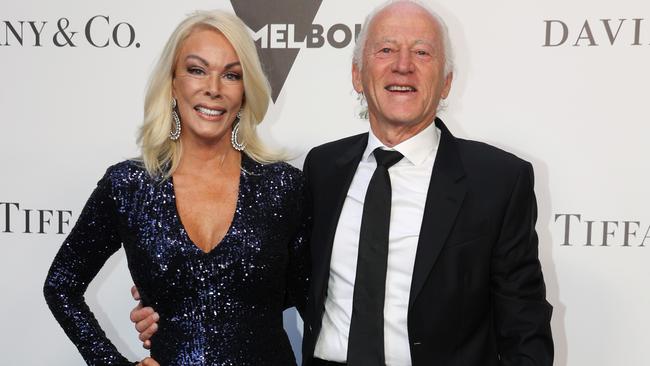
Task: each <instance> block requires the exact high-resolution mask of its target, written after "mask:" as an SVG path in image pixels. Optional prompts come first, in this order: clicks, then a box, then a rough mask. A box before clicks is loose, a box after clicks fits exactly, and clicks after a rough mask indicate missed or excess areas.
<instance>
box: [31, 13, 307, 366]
mask: <svg viewBox="0 0 650 366" xmlns="http://www.w3.org/2000/svg"><path fill="white" fill-rule="evenodd" d="M269 94H270V90H269V87H268V82H267V80H266V78H265V76H264V74H263V73H262V69H261V65H260V62H259V59H258V58H257V53H256V51H255V46H254V44H253V41H252V39H251V38H250V36H249V35H248V33H247V29H246V27H245V25H244V24H243V23H242V22H241V21H240V20H239V19H238V18H236V17H235V16H233V15H230V14H227V13H224V12H220V11H212V12H198V13H196V14H194V15H192V16H190V17H188V18H187V19H186V20H184V21H183V22H182V23H181V24H180V25H179V26H178V27H177V28H176V30H175V31H174V32H173V34H172V36H171V37H170V39H169V41H168V42H167V45H166V46H165V49H164V51H163V54H162V56H161V58H160V60H159V62H158V65H157V66H156V68H155V70H154V73H153V75H152V77H151V80H150V84H149V89H148V93H147V96H146V100H145V120H144V124H143V127H142V130H141V135H140V138H139V142H140V145H141V148H142V156H141V158H140V159H135V160H129V161H125V162H121V163H118V164H116V165H114V166H112V167H110V168H109V169H108V171H107V172H106V174H105V175H104V177H103V178H102V179H101V180H100V181H99V183H98V185H97V188H96V189H95V191H94V192H93V194H92V195H91V197H90V199H89V200H88V202H87V204H86V206H85V208H84V210H83V212H82V214H81V215H80V217H79V219H78V221H77V223H76V225H75V227H74V228H73V230H72V231H71V233H70V235H69V236H68V238H67V239H66V240H65V242H64V243H63V245H62V246H61V249H60V250H59V252H58V253H57V256H56V258H55V259H54V262H53V263H52V266H51V268H50V271H49V274H48V276H47V279H46V282H45V287H44V292H45V298H46V300H47V302H48V305H49V306H50V309H51V310H52V312H53V313H54V315H55V317H56V318H57V320H58V321H59V323H60V324H61V326H62V327H63V329H64V330H65V332H66V334H67V335H68V337H70V339H71V340H72V341H73V342H74V343H75V345H76V346H77V348H78V349H79V351H80V353H81V354H82V356H83V357H84V359H85V360H86V362H87V363H88V364H92V365H123V364H124V365H126V364H130V363H129V361H127V360H126V359H125V358H124V357H123V356H122V355H121V354H120V353H119V352H118V351H117V349H116V348H115V347H114V345H113V344H112V343H111V342H110V341H109V340H108V339H107V338H106V336H105V334H104V332H103V331H102V329H101V328H100V326H99V324H98V323H97V321H96V319H95V317H94V316H93V314H92V312H91V311H90V309H89V308H88V306H87V305H86V303H85V301H84V298H83V294H84V292H85V291H86V288H87V286H88V284H89V282H90V281H92V279H93V278H94V276H95V275H96V274H97V272H98V271H99V270H100V268H101V267H102V266H103V264H104V263H105V261H106V260H107V259H108V257H110V256H111V255H112V254H113V253H114V252H116V251H117V250H118V249H119V248H120V247H121V246H123V247H124V250H125V252H126V256H127V260H128V264H129V270H130V272H131V275H132V277H133V280H134V282H135V284H136V286H137V289H138V291H139V293H140V295H141V298H142V303H143V305H144V306H151V307H153V308H154V309H155V311H156V312H157V314H159V319H160V320H159V322H158V331H157V332H156V334H155V336H154V337H153V339H152V348H151V356H152V357H153V359H155V361H154V360H153V359H151V358H147V359H145V360H144V361H143V362H142V364H143V365H157V362H160V364H164V365H189V364H191V365H196V364H206V365H233V364H235V365H292V364H294V365H295V359H294V355H293V352H292V350H291V346H290V344H289V340H288V338H287V335H286V334H285V332H284V329H283V324H282V311H283V310H284V309H285V308H287V307H289V306H297V307H298V310H299V311H302V310H303V307H304V301H305V292H306V286H307V274H308V265H307V263H308V262H307V253H308V252H307V243H306V239H305V238H306V237H307V232H306V231H307V228H308V219H307V218H306V217H305V216H306V215H305V214H303V212H304V211H305V210H304V208H303V202H304V194H303V190H304V188H303V187H304V179H303V176H302V173H301V172H300V171H299V170H297V169H295V168H293V167H291V166H289V165H288V164H286V163H283V162H278V161H276V160H277V156H278V155H277V154H274V153H271V152H269V151H268V150H267V149H265V148H264V146H263V145H262V143H261V142H260V140H259V138H258V137H257V135H256V133H255V127H256V125H257V124H259V123H260V122H261V121H262V119H263V118H264V114H265V113H266V109H267V107H268V100H269ZM156 361H157V362H156Z"/></svg>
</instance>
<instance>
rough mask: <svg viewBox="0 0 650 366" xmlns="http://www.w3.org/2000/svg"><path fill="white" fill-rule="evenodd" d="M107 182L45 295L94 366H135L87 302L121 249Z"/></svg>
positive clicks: (56, 264) (58, 260) (65, 248)
mask: <svg viewBox="0 0 650 366" xmlns="http://www.w3.org/2000/svg"><path fill="white" fill-rule="evenodd" d="M107 176H108V173H107ZM107 176H105V177H104V178H102V180H101V181H99V183H98V185H97V188H95V190H94V191H93V193H92V195H91V196H90V198H89V199H88V202H87V203H86V205H85V206H84V208H83V210H82V212H81V215H80V216H79V219H78V220H77V223H76V224H75V226H74V228H73V229H72V231H71V232H70V234H69V236H68V237H67V238H66V240H65V241H64V242H63V245H61V248H60V249H59V251H58V253H57V254H56V257H55V258H54V261H53V263H52V266H51V267H50V270H49V273H48V274H47V278H46V279H45V285H44V287H43V293H44V295H45V300H46V301H47V304H48V306H49V307H50V310H51V311H52V313H53V314H54V317H55V318H56V320H57V321H58V322H59V324H60V325H61V327H62V328H63V330H64V331H65V333H66V335H67V336H68V337H69V338H70V340H71V341H72V342H73V343H74V344H75V346H77V349H78V350H79V352H80V353H81V355H82V356H83V358H84V360H85V361H86V363H87V364H88V365H131V364H132V363H129V361H128V360H127V359H126V358H124V357H123V356H122V355H121V354H120V353H119V352H118V351H117V349H116V348H115V346H114V345H113V344H112V343H111V341H110V340H108V338H107V337H106V334H105V333H104V331H103V330H102V329H101V327H100V325H99V323H98V322H97V319H96V318H95V316H94V315H93V313H92V311H90V309H89V308H88V305H87V304H86V301H85V299H84V293H85V292H86V289H87V288H88V285H89V283H90V281H92V279H93V278H94V277H95V276H96V275H97V273H98V272H99V270H100V269H101V268H102V266H103V265H104V263H105V262H106V260H107V259H108V258H109V257H110V256H111V255H112V254H113V253H115V252H116V251H117V250H118V249H119V248H120V245H121V242H120V239H119V235H118V234H117V226H116V222H117V220H116V210H115V204H114V202H113V199H112V198H111V194H110V191H111V188H110V187H111V185H110V181H109V179H108V177H107Z"/></svg>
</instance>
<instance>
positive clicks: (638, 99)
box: [0, 0, 650, 366]
mask: <svg viewBox="0 0 650 366" xmlns="http://www.w3.org/2000/svg"><path fill="white" fill-rule="evenodd" d="M299 2H300V1H295V0H294V1H292V0H285V1H273V2H267V1H259V2H255V3H256V4H255V6H258V7H260V8H263V7H265V6H279V5H278V4H281V3H289V4H292V3H299ZM248 3H252V2H250V1H249V2H248ZM378 3H380V1H376V0H364V1H342V0H328V1H324V2H323V3H322V4H321V5H320V8H319V9H318V12H317V14H316V15H315V18H314V21H313V23H314V24H317V25H322V26H323V29H324V32H325V33H326V32H327V31H328V30H330V29H332V26H333V25H335V24H343V25H345V26H347V27H348V28H350V29H354V28H355V25H356V24H359V23H362V22H363V19H364V16H365V14H366V13H367V12H368V11H369V10H370V9H371V8H373V7H374V6H375V5H377V4H378ZM429 3H430V5H431V6H432V7H433V8H435V9H437V10H438V11H439V12H440V13H441V14H442V15H443V17H444V18H445V19H446V20H447V22H448V24H449V28H450V33H451V38H452V41H453V44H454V46H455V52H456V65H457V68H456V72H455V79H454V83H453V86H452V92H451V96H450V98H449V100H448V108H447V110H446V111H445V112H444V113H443V114H442V117H443V119H444V120H445V121H446V122H447V125H448V126H449V127H450V129H451V130H452V132H454V133H455V134H456V135H457V136H460V137H465V138H472V139H477V140H482V141H485V142H488V143H491V144H494V145H496V146H499V147H501V148H503V149H506V150H509V151H511V152H514V153H515V154H517V155H519V156H521V157H522V158H525V159H527V160H529V161H531V162H532V163H533V165H534V167H535V172H536V178H537V179H536V192H537V198H538V204H539V220H538V223H537V230H538V232H539V235H540V257H541V260H542V264H543V268H544V273H545V277H546V283H547V288H548V298H549V301H550V302H551V304H553V306H554V307H555V310H554V314H553V324H552V326H553V334H554V338H555V343H556V365H560V366H565V365H570V366H574V365H607V366H619V365H625V366H646V365H648V364H650V334H649V333H648V329H650V315H649V314H650V312H649V311H648V309H650V291H648V285H647V284H648V283H649V282H650V265H648V259H649V258H650V232H649V230H650V213H649V212H648V206H649V204H650V199H649V195H648V182H649V181H650V172H649V171H648V165H649V164H648V159H649V158H650V147H649V145H648V137H649V136H650V123H648V122H650V118H649V117H650V112H648V109H647V104H648V92H647V91H648V87H647V86H648V85H650V72H649V71H648V65H650V19H646V18H650V2H648V1H645V0H619V1H617V2H612V1H600V0H599V1H592V0H573V1H570V2H567V1H560V0H545V1H517V0H496V1H489V2H476V1H469V0H456V1H453V2H451V1H449V2H442V1H441V2H440V3H434V2H433V1H429ZM1 8H2V11H1V12H0V83H1V86H0V116H1V118H0V121H1V122H0V128H1V130H0V131H1V132H0V137H1V139H0V157H1V158H0V159H1V160H0V162H1V164H2V165H1V166H2V173H1V178H0V294H1V295H0V296H1V298H2V300H0V364H1V365H18V364H20V365H37V364H47V365H81V364H83V360H82V359H81V357H80V356H79V355H78V353H77V351H76V349H75V347H74V346H73V344H72V343H71V342H70V341H69V340H68V339H67V337H66V336H65V334H64V333H63V331H62V330H61V328H60V327H59V326H58V324H57V323H56V321H55V320H54V318H53V317H52V315H51V314H50V312H49V310H48V309H47V306H46V304H45V301H44V299H43V296H42V284H43V280H44V278H45V275H46V273H47V269H48V268H49V265H50V262H51V260H52V259H53V257H54V254H55V253H56V251H57V250H58V247H59V245H60V244H61V242H62V241H63V239H64V237H65V233H67V232H69V230H70V228H71V226H72V224H73V223H74V220H75V219H76V217H77V215H78V213H79V212H80V210H81V208H82V207H83V204H84V203H85V201H86V199H87V197H88V196H89V194H90V192H91V191H92V189H93V188H94V187H95V184H96V182H97V180H98V179H99V178H100V177H101V176H102V174H103V172H104V171H105V169H106V168H107V167H108V166H109V165H111V164H113V163H115V162H117V161H120V160H123V159H125V158H128V157H133V156H136V155H137V153H138V152H137V147H136V145H135V136H136V131H137V128H138V126H139V125H140V123H141V118H142V105H143V95H144V89H145V84H146V80H147V77H148V75H149V72H150V71H151V69H152V65H153V63H154V62H155V60H156V58H157V56H158V54H159V52H160V51H161V49H162V46H163V43H164V42H165V40H166V39H167V37H168V35H169V34H170V33H171V31H172V30H173V28H174V26H175V25H176V24H177V23H178V22H179V21H180V20H181V19H182V18H183V17H184V16H185V15H186V14H188V13H190V12H191V11H192V10H195V9H212V8H223V9H228V10H232V6H231V3H230V2H229V1H225V0H212V1H198V0H193V1H185V2H176V3H174V4H170V5H167V4H165V5H161V3H159V2H155V1H150V0H147V1H124V0H115V1H111V2H81V1H70V0H62V1H57V2H44V1H36V0H24V1H22V2H17V1H14V2H8V3H4V4H3V5H2V6H1ZM263 10H264V9H260V11H263ZM98 15H99V17H96V18H94V20H93V22H91V23H90V24H91V26H90V29H89V36H90V37H87V35H86V32H85V27H86V24H87V23H88V21H89V20H90V19H93V17H95V16H98ZM301 16H303V15H301V14H299V13H298V12H296V13H295V14H294V13H291V12H289V15H288V17H289V18H287V19H296V21H298V19H299V18H300V17H301ZM21 22H22V23H21ZM30 22H31V23H30ZM43 22H45V23H43ZM127 23H128V24H127ZM285 23H287V24H290V23H291V22H290V21H286V22H285ZM21 27H22V28H21ZM337 27H338V28H341V26H336V27H334V29H337ZM115 28H117V31H116V32H115V36H114V35H113V30H114V29H115ZM287 28H288V27H286V24H285V26H284V29H287ZM21 29H22V31H21ZM269 29H270V28H269ZM131 31H132V33H133V35H134V38H133V42H130V41H131V40H130V35H131ZM254 31H257V29H254ZM62 32H63V33H62ZM71 32H78V33H76V34H75V35H73V36H71V38H70V40H71V42H72V44H74V46H72V45H70V44H69V43H68V42H67V39H66V38H65V37H64V35H66V36H68V37H70V34H71ZM35 34H37V35H35ZM565 36H566V37H565ZM337 37H338V38H337ZM88 38H90V40H91V41H92V42H94V44H95V45H98V46H103V45H104V44H106V43H107V42H108V44H107V45H106V47H101V48H100V47H95V46H93V45H92V44H91V43H90V42H89V40H88ZM342 39H343V33H342V31H339V32H334V40H335V41H338V42H340V41H341V40H342ZM280 43H281V42H280ZM129 44H130V45H129ZM136 44H138V45H139V47H136ZM127 45H129V46H128V47H124V46H127ZM120 46H123V47H124V48H122V47H120ZM280 46H282V45H280ZM351 50H352V47H351V44H350V45H348V46H346V47H343V48H336V47H333V46H332V45H331V44H330V43H329V42H327V41H325V42H324V44H323V45H322V47H318V48H307V47H306V46H303V47H302V48H301V49H300V50H299V53H298V56H297V58H296V60H295V63H294V64H293V67H292V68H291V72H290V73H289V75H288V77H287V79H286V82H285V84H284V86H283V88H282V90H281V92H280V93H279V97H278V99H277V100H276V102H275V103H274V104H273V105H272V106H271V107H270V110H269V115H268V118H267V120H266V121H265V122H264V123H263V125H262V128H261V130H262V134H263V135H264V136H265V138H266V139H267V140H268V141H269V142H271V143H272V144H274V145H276V146H283V147H286V148H288V149H289V150H290V151H291V152H293V153H294V154H295V156H296V159H295V160H294V161H292V163H294V164H295V165H297V166H301V164H302V159H303V158H304V154H305V153H306V151H307V150H308V149H309V148H310V147H312V146H315V145H317V144H320V143H323V142H326V141H329V140H333V139H336V138H339V137H343V136H346V135H350V134H353V133H357V132H361V131H365V130H367V122H365V121H362V120H359V119H358V118H356V113H355V111H356V108H357V105H356V100H355V96H354V93H353V92H352V86H351V82H350V58H351ZM27 218H29V220H27ZM41 223H42V227H41ZM60 229H61V230H60ZM59 231H62V232H63V234H60V233H59ZM130 286H131V280H130V277H129V274H128V270H127V267H126V261H125V259H124V256H123V253H122V252H121V251H120V252H119V253H118V254H117V255H115V256H113V257H112V258H111V259H110V261H109V262H108V263H107V265H106V266H105V268H103V270H102V271H101V272H100V274H99V276H98V278H96V279H95V281H94V282H93V283H92V284H91V286H90V289H89V291H88V293H87V296H86V298H87V300H88V302H89V304H90V306H91V308H92V309H93V311H94V312H95V314H96V315H97V317H98V318H99V319H100V323H101V324H102V326H103V327H104V329H105V330H106V332H107V333H108V335H109V337H110V338H111V339H112V340H113V342H114V343H115V344H116V345H117V347H118V348H119V349H120V350H121V351H122V352H123V353H124V354H125V355H127V356H128V357H129V358H130V359H133V360H135V359H136V358H140V357H143V356H145V355H146V352H145V351H144V350H143V349H141V348H140V345H139V342H138V341H137V338H136V333H135V331H134V330H133V326H132V325H131V323H130V321H129V320H128V313H129V311H130V309H131V308H132V307H133V305H134V303H133V301H132V300H131V299H130V293H129V288H130ZM285 315H286V319H285V325H286V328H287V330H288V331H289V332H290V334H291V336H292V338H293V341H294V343H295V345H297V344H299V341H300V339H299V338H300V327H301V324H300V321H299V320H298V319H296V315H295V313H293V312H287V314H285Z"/></svg>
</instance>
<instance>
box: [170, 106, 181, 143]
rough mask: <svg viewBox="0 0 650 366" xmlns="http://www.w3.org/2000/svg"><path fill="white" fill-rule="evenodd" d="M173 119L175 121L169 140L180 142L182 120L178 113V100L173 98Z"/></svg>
mask: <svg viewBox="0 0 650 366" xmlns="http://www.w3.org/2000/svg"><path fill="white" fill-rule="evenodd" d="M172 118H173V119H174V124H173V126H172V127H173V128H172V130H171V131H169V139H170V140H172V141H176V140H178V138H179V137H181V119H180V117H178V112H176V98H172Z"/></svg>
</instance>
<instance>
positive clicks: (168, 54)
mask: <svg viewBox="0 0 650 366" xmlns="http://www.w3.org/2000/svg"><path fill="white" fill-rule="evenodd" d="M198 28H204V29H205V28H208V29H215V30H217V31H219V32H221V34H223V35H224V36H225V37H226V39H228V41H229V42H230V44H231V45H232V47H233V48H234V49H235V52H236V53H237V56H238V57H239V61H240V63H241V67H242V72H243V82H244V103H243V104H242V109H241V113H240V114H241V117H240V120H239V136H238V137H239V138H238V140H239V141H240V142H244V143H245V144H246V149H245V150H244V152H245V153H246V154H247V155H248V156H249V157H251V158H252V159H253V160H256V161H258V162H260V163H271V162H275V161H278V160H281V158H282V156H281V155H280V154H279V153H276V152H273V151H271V150H269V149H268V148H266V147H265V146H264V144H263V143H262V141H261V140H260V138H259V136H258V135H257V131H256V129H257V125H258V124H260V123H261V122H262V120H263V119H264V116H265V115H266V110H267V109H268V106H269V100H270V95H271V86H270V85H269V82H268V80H267V78H266V76H265V75H264V72H263V71H262V65H261V63H260V60H259V57H258V55H257V50H256V48H255V43H254V42H253V39H252V38H251V36H250V34H249V33H248V29H247V27H246V25H245V24H244V22H242V21H241V19H239V18H237V17H236V16H234V15H232V14H229V13H227V12H224V11H221V10H212V11H197V12H195V13H193V14H191V15H190V16H188V17H187V18H186V19H185V20H183V21H182V22H181V23H180V24H179V25H178V26H177V27H176V29H175V30H174V32H173V33H172V34H171V36H170V37H169V40H167V44H165V47H164V49H163V51H162V54H161V56H160V59H159V60H158V62H157V64H156V66H155V67H154V69H153V72H152V74H151V76H150V79H149V83H148V87H147V93H146V96H145V101H144V122H143V125H142V128H141V129H140V134H139V136H138V144H139V145H140V149H141V154H142V155H141V156H140V159H141V160H142V162H143V163H144V166H145V168H146V170H147V172H148V173H149V174H150V175H151V176H152V177H162V178H169V177H170V176H171V175H172V174H173V173H174V171H175V170H176V168H177V167H178V164H179V162H180V159H181V153H182V146H181V141H180V140H176V141H172V140H170V139H169V133H170V131H171V128H172V123H173V121H172V116H171V98H172V80H173V75H174V68H175V66H176V61H177V58H178V53H179V51H180V48H181V45H182V43H183V42H184V41H185V39H187V37H188V36H189V35H190V34H191V33H192V32H193V31H194V30H196V29H198Z"/></svg>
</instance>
